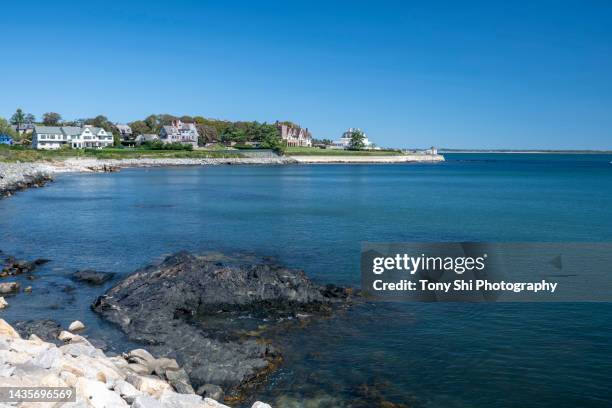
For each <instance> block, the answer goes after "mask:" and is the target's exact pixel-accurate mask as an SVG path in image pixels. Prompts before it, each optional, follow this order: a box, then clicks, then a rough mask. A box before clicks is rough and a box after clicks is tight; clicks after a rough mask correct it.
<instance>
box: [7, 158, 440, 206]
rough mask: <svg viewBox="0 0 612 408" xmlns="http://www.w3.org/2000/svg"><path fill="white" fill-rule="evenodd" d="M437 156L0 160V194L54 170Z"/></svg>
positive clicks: (38, 181) (49, 177)
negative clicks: (43, 161)
mask: <svg viewBox="0 0 612 408" xmlns="http://www.w3.org/2000/svg"><path fill="white" fill-rule="evenodd" d="M441 161H444V156H441V155H423V154H421V155H402V156H299V155H296V156H271V157H228V158H201V159H188V158H184V159H181V158H137V159H79V158H71V159H66V160H58V161H51V162H45V163H2V162H0V197H9V196H11V195H12V194H13V193H15V192H16V191H20V190H24V189H27V188H31V187H41V186H43V185H45V184H46V183H48V182H50V181H53V178H54V176H55V175H56V174H58V173H71V172H73V173H74V172H77V173H92V172H94V173H95V172H114V171H119V170H120V169H123V168H134V167H172V166H214V165H281V164H299V163H302V164H339V163H345V164H349V163H363V164H366V163H380V164H385V163H386V164H389V163H413V162H426V163H433V162H441Z"/></svg>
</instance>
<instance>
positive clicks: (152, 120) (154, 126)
mask: <svg viewBox="0 0 612 408" xmlns="http://www.w3.org/2000/svg"><path fill="white" fill-rule="evenodd" d="M144 123H145V124H146V125H147V127H148V128H149V130H150V131H151V132H152V133H157V132H159V129H160V127H161V126H160V123H159V121H158V119H157V115H149V116H147V117H146V118H145V120H144Z"/></svg>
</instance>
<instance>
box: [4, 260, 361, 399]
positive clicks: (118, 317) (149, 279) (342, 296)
mask: <svg viewBox="0 0 612 408" xmlns="http://www.w3.org/2000/svg"><path fill="white" fill-rule="evenodd" d="M2 257H3V259H4V261H3V262H4V265H3V268H2V273H1V275H0V279H2V282H0V295H1V296H5V297H6V298H5V297H0V309H5V308H7V307H11V305H10V304H11V302H12V301H11V299H13V297H14V296H23V295H25V294H26V293H27V292H31V287H30V286H26V287H24V284H23V283H24V282H27V281H28V280H30V279H40V278H39V277H36V274H35V273H36V272H37V269H38V268H39V267H40V266H42V265H44V264H46V263H47V262H49V260H47V259H35V260H32V261H25V260H17V259H15V258H14V257H11V256H7V255H5V254H2ZM112 277H113V274H112V273H109V272H99V271H94V270H81V271H77V272H75V273H73V274H72V275H71V278H72V279H73V280H74V281H75V282H79V283H81V284H84V285H93V286H98V285H101V284H103V283H105V282H107V281H108V280H109V279H112ZM20 282H21V283H20ZM27 294H29V293H27ZM353 299H354V293H353V291H352V290H351V289H345V288H341V287H337V286H334V285H325V286H320V285H317V284H315V283H313V282H312V281H311V280H310V279H308V277H307V276H306V275H305V274H304V273H303V272H302V271H299V270H293V269H288V268H285V267H283V266H281V265H278V264H276V263H274V262H272V261H271V260H269V259H266V258H261V259H255V258H252V257H250V258H248V259H241V258H235V257H230V256H225V255H222V254H218V253H217V254H215V255H194V254H191V253H188V252H179V253H176V254H173V255H170V256H168V257H166V258H165V259H164V260H163V261H162V262H161V263H158V264H153V265H150V266H147V267H144V268H142V269H139V270H137V271H135V272H134V273H132V274H130V275H129V276H127V277H125V278H123V279H122V280H120V281H118V282H116V283H115V284H114V285H113V286H112V287H110V289H108V290H107V291H106V292H105V293H104V294H102V295H101V296H99V297H98V298H97V299H95V300H94V301H93V303H92V306H91V307H92V309H93V310H94V311H95V312H96V313H97V314H98V315H99V316H100V317H102V318H103V319H104V320H107V321H109V322H111V323H113V324H114V325H116V326H118V327H119V328H120V330H121V331H122V332H123V333H125V334H126V335H127V337H128V339H129V340H130V341H132V342H134V343H137V344H141V345H142V346H143V347H144V348H145V349H146V350H145V349H136V350H131V351H129V350H121V353H122V354H121V355H106V354H105V353H104V352H103V350H102V348H104V347H105V345H104V343H103V342H100V343H99V341H98V340H96V339H88V338H87V337H86V336H85V334H84V330H85V329H86V326H85V325H84V324H83V323H81V322H80V321H74V322H73V323H71V324H70V325H69V327H67V328H62V327H61V325H60V324H59V323H57V322H55V321H53V320H30V321H17V322H14V324H13V326H14V327H13V326H10V325H9V324H8V323H6V322H5V321H3V320H0V377H2V383H3V385H4V384H6V386H15V387H17V386H21V387H29V386H48V387H66V386H68V387H75V388H76V392H77V401H76V402H73V403H70V404H68V405H64V406H75V407H81V406H82V407H86V406H89V407H121V406H132V407H141V408H148V407H152V408H153V407H169V408H171V407H181V408H182V407H185V408H187V407H194V408H195V407H199V408H205V407H206V408H222V407H226V405H222V404H221V403H219V402H217V400H218V401H223V402H224V403H226V404H240V405H241V406H245V405H244V403H245V399H246V398H247V397H248V398H249V399H250V400H251V401H252V400H253V395H256V393H257V389H258V387H259V386H261V385H262V384H264V383H265V382H266V380H267V378H268V376H269V375H270V374H271V373H273V372H274V371H275V370H276V369H278V368H279V366H280V365H281V364H282V361H283V351H282V350H280V349H279V348H278V347H277V346H276V345H275V340H274V339H275V338H276V337H278V336H281V335H283V334H285V333H287V331H289V330H299V329H303V328H304V327H305V326H307V325H308V322H309V321H311V320H313V319H316V318H318V317H323V316H331V315H332V313H333V312H334V311H335V310H337V309H339V308H345V307H348V306H349V305H350V304H352V301H353ZM0 316H1V312H0ZM302 334H303V335H307V333H302ZM98 344H100V347H102V348H97V347H96V346H98ZM154 356H155V357H154ZM20 406H24V407H27V406H30V405H28V404H27V403H23V404H22V405H20ZM44 406H55V405H53V404H48V405H44ZM253 407H256V408H265V407H269V405H267V404H264V403H261V402H255V404H254V405H253Z"/></svg>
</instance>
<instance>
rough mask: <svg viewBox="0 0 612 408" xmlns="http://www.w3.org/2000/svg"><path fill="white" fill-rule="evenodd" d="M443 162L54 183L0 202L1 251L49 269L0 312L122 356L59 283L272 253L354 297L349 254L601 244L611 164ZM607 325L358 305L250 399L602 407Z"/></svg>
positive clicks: (584, 317) (454, 307)
mask: <svg viewBox="0 0 612 408" xmlns="http://www.w3.org/2000/svg"><path fill="white" fill-rule="evenodd" d="M446 158H447V161H446V162H444V163H440V164H401V165H313V166H308V165H295V166H216V167H182V168H159V169H132V170H124V171H121V172H120V173H114V174H72V175H64V176H61V177H59V178H58V180H57V181H56V182H54V183H52V184H51V185H49V186H48V187H45V188H42V189H32V190H28V191H25V192H21V193H19V194H17V195H15V196H14V197H12V198H10V199H6V200H1V201H0V249H1V250H3V251H4V252H5V253H8V254H13V255H16V256H17V257H20V258H36V257H44V258H49V259H51V260H52V262H50V263H49V264H47V265H45V266H44V267H43V268H42V269H41V270H40V272H38V273H37V274H38V276H39V279H37V280H35V281H32V282H29V281H28V283H25V284H31V285H32V286H33V292H32V294H31V295H26V294H20V295H18V296H16V297H13V298H10V299H8V300H9V303H10V304H11V307H10V308H8V309H6V310H5V311H2V312H0V313H1V314H2V317H3V318H5V319H7V320H9V321H13V320H19V319H29V318H41V317H45V318H48V317H51V318H54V319H56V320H58V321H60V322H62V323H63V324H68V323H70V322H71V321H72V320H74V319H80V320H83V321H84V322H85V323H86V324H87V325H88V326H89V329H88V334H89V335H91V336H92V337H98V338H102V339H104V340H106V341H107V342H108V343H109V344H110V345H111V347H113V346H114V347H117V348H121V347H127V346H128V345H127V344H126V343H125V340H124V339H122V338H121V336H119V335H118V333H117V330H116V329H115V328H114V327H112V326H110V325H108V324H105V323H103V322H101V321H100V320H99V319H98V318H97V316H96V315H95V314H93V313H92V312H91V311H90V309H89V304H90V303H91V302H92V300H93V299H94V298H95V297H96V296H97V295H99V294H101V293H102V292H103V291H104V290H105V287H102V288H89V287H85V286H82V285H78V284H75V283H74V282H72V281H70V280H69V279H68V277H67V275H68V274H69V273H71V272H73V271H74V270H76V269H83V268H93V269H98V270H108V271H114V272H117V273H119V274H125V273H129V272H131V271H133V270H134V269H136V268H138V267H140V266H142V265H145V264H148V263H150V262H152V261H155V260H158V259H160V258H161V257H163V256H164V255H166V254H169V253H172V252H174V251H177V250H182V249H187V250H192V251H198V252H200V251H223V252H240V253H253V254H257V255H268V256H274V257H276V258H278V260H279V261H280V262H282V263H284V264H286V265H289V266H292V267H296V268H301V269H304V270H305V271H306V272H307V273H308V274H309V275H310V276H311V277H313V278H314V279H316V280H318V281H320V282H333V283H339V284H346V285H358V282H359V250H360V246H361V243H362V242H365V241H370V242H401V241H495V242H509V241H537V242H552V241H573V242H579V241H587V242H589V241H593V242H607V241H611V240H612V164H610V161H611V160H612V156H610V155H538V154H533V155H532V154H503V155H502V154H448V155H446ZM109 285H110V284H109ZM107 286H108V285H107ZM73 289H74V290H73ZM611 321H612V305H609V304H416V303H410V304H398V303H393V304H386V303H375V304H366V305H361V306H358V307H356V308H354V309H352V310H349V311H347V312H344V313H342V314H341V315H339V316H337V317H335V318H332V319H329V320H324V321H320V322H317V323H315V324H312V325H311V326H310V327H308V328H307V329H305V330H304V332H303V333H301V334H300V335H299V336H293V337H288V338H286V339H285V340H284V342H283V344H282V345H281V346H282V347H283V348H284V349H285V350H286V351H287V352H286V353H285V356H286V361H285V364H284V365H283V367H282V368H281V370H279V371H278V372H277V373H276V374H275V375H274V376H273V378H272V379H271V381H270V382H269V384H268V385H266V386H265V387H264V388H262V389H261V390H259V392H258V397H259V399H262V400H268V401H270V402H271V403H273V405H274V406H276V407H280V408H283V407H299V406H304V407H316V406H319V407H344V406H346V407H359V406H362V405H359V401H360V400H361V401H363V400H369V401H377V402H376V403H377V404H378V406H381V405H380V404H382V401H392V402H393V403H398V404H405V405H406V406H410V407H436V408H437V407H490V406H495V407H516V406H523V407H576V406H580V407H608V406H611V405H612V392H611V391H610V388H609V384H610V380H611V379H612V330H611V327H610V322H611Z"/></svg>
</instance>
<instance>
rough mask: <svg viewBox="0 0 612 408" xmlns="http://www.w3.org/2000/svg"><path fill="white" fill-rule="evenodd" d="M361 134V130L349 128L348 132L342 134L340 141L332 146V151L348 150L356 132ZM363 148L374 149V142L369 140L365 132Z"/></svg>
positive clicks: (336, 141) (335, 141)
mask: <svg viewBox="0 0 612 408" xmlns="http://www.w3.org/2000/svg"><path fill="white" fill-rule="evenodd" d="M357 131H359V132H361V129H359V128H349V129H348V130H347V131H346V132H344V133H343V134H342V137H341V138H340V139H338V140H334V142H333V143H332V145H331V148H332V149H348V148H349V147H350V145H351V136H353V133H354V132H357ZM363 147H364V148H365V149H372V148H373V147H374V146H372V142H370V139H368V136H367V135H366V134H365V132H363Z"/></svg>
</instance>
